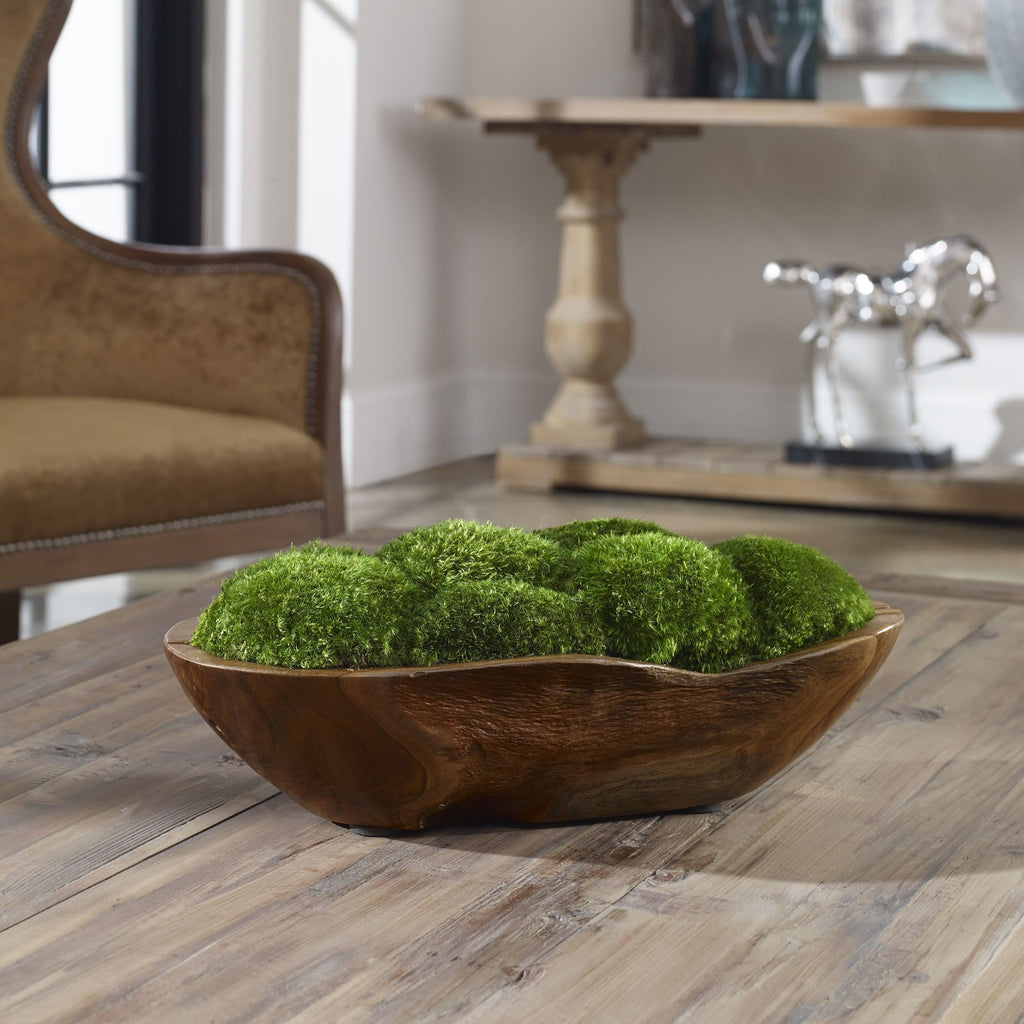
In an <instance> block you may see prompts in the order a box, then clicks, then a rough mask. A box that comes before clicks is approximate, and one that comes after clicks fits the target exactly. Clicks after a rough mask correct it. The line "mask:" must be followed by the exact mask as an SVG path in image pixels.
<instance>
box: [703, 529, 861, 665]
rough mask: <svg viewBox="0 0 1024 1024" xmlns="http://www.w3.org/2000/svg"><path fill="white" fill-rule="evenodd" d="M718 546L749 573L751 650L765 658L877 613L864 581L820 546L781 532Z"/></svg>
mask: <svg viewBox="0 0 1024 1024" xmlns="http://www.w3.org/2000/svg"><path fill="white" fill-rule="evenodd" d="M714 550H715V551H716V552H717V553H718V554H720V555H722V556H724V557H725V558H727V559H729V560H730V561H731V562H732V564H733V565H734V566H735V567H736V569H737V571H738V572H739V574H740V576H742V577H743V580H744V582H745V583H746V586H747V590H748V593H749V604H750V608H751V612H752V614H753V625H754V628H753V632H752V635H751V644H750V651H749V656H750V658H751V659H752V660H755V661H763V660H767V659H769V658H777V657H779V656H781V655H783V654H789V653H790V652H792V651H796V650H800V649H801V648H803V647H810V646H813V645H814V644H819V643H823V642H824V641H826V640H829V639H831V638H833V637H837V636H842V635H843V634H844V633H848V632H849V631H850V630H852V629H859V628H860V627H861V626H863V625H864V624H865V623H867V622H870V621H871V619H872V618H873V617H874V614H875V612H874V608H873V607H872V605H871V599H870V598H869V597H868V595H867V594H866V593H865V592H864V590H863V588H862V587H861V586H860V584H859V583H857V581H856V580H855V579H854V578H853V577H852V576H851V575H850V574H849V573H848V572H847V571H846V570H845V569H844V568H842V566H840V565H837V564H836V563H835V562H833V561H832V560H831V559H829V558H826V557H825V556H824V555H823V554H822V553H821V552H820V551H816V550H815V549H814V548H810V547H807V546H805V545H803V544H794V543H793V542H792V541H787V540H780V539H779V538H776V537H753V536H751V537H736V538H734V539H733V540H727V541H723V542H722V543H720V544H716V545H715V547H714Z"/></svg>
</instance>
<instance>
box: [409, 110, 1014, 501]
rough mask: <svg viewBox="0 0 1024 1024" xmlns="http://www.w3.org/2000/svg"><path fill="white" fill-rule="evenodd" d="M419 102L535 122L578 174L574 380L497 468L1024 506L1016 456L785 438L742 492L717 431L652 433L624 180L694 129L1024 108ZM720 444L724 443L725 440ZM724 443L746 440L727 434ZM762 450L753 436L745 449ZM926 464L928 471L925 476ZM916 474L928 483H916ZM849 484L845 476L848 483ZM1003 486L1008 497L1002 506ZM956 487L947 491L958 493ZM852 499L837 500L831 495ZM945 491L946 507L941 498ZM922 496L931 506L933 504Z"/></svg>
mask: <svg viewBox="0 0 1024 1024" xmlns="http://www.w3.org/2000/svg"><path fill="white" fill-rule="evenodd" d="M419 110H420V113H421V114H423V115H424V116H425V117H429V118H433V119H436V120H451V119H463V120H472V121H476V122H479V123H480V124H482V125H483V127H484V129H485V130H486V131H487V132H489V133H496V132H521V133H530V134H532V135H534V136H535V137H536V139H537V142H538V144H539V145H540V146H541V148H543V149H545V150H547V151H548V152H549V153H550V154H551V156H552V157H553V159H554V161H555V164H556V165H557V167H558V169H559V170H560V171H561V173H562V175H563V176H564V178H565V181H566V197H565V201H564V202H563V203H562V205H561V206H560V207H559V210H558V218H559V220H560V221H561V224H562V253H561V262H560V267H559V280H558V294H557V298H556V300H555V303H554V305H553V306H552V307H551V309H550V311H549V312H548V314H547V320H546V328H545V347H546V351H547V354H548V358H549V359H550V360H551V362H552V364H553V365H554V367H555V368H556V369H557V370H558V372H559V374H561V377H562V381H561V385H560V387H559V390H558V393H557V394H556V395H555V398H554V401H553V402H552V403H551V406H550V407H549V409H548V410H547V412H546V413H545V415H544V417H543V419H541V421H540V422H538V423H535V424H533V426H532V427H531V429H530V440H529V443H528V444H514V445H506V446H505V447H503V448H502V450H501V452H500V454H499V458H498V462H497V469H496V474H497V478H498V480H499V481H501V482H502V483H505V484H507V485H508V486H512V487H518V488H524V489H532V490H548V489H550V488H552V487H558V486H570V487H579V488H583V489H598V490H600V489H610V490H633V491H642V492H644V493H651V494H681V495H693V496H700V497H732V496H736V497H743V498H745V499H747V500H754V501H769V502H792V501H797V502H801V503H812V504H822V505H833V504H838V505H846V506H852V507H867V508H896V509H914V510H917V511H922V510H923V511H933V510H934V511H944V512H955V513H957V514H968V515H978V514H981V515H988V514H995V515H1010V516H1014V517H1016V516H1020V515H1024V475H1022V473H1021V472H1020V471H1015V473H1011V474H1007V473H1006V472H1005V471H1004V470H1005V469H1006V467H992V472H989V471H988V467H978V466H969V467H963V468H962V469H961V468H960V467H953V468H952V469H951V470H949V471H945V472H944V475H943V476H942V477H936V478H933V479H932V480H931V481H930V482H929V483H928V484H927V485H925V486H924V487H923V489H922V487H920V486H918V483H920V478H921V476H922V474H910V475H908V473H907V471H901V470H895V471H892V472H888V471H873V475H872V476H871V479H870V480H866V478H865V477H864V476H863V471H862V470H860V469H858V468H853V469H844V468H843V467H832V466H803V467H799V472H797V473H796V474H795V475H794V474H791V473H790V472H789V470H788V469H787V468H781V469H780V466H779V462H780V454H781V446H761V447H762V448H763V453H762V455H760V456H758V457H757V458H744V459H743V460H742V462H743V465H742V467H741V469H740V470H739V471H738V474H739V479H738V480H737V483H738V491H736V492H733V490H732V487H731V484H732V480H731V474H730V470H729V466H728V463H729V460H728V459H725V460H717V462H716V464H715V466H714V467H713V469H712V470H711V471H710V472H708V473H698V474H693V473H691V472H690V471H689V464H690V463H692V462H693V461H694V460H696V461H697V462H701V463H703V462H704V461H706V458H707V453H708V450H709V449H708V445H707V442H706V441H701V442H697V443H696V445H690V444H689V443H688V442H685V441H682V440H680V439H647V438H645V436H644V428H643V424H642V423H641V421H640V420H639V419H637V418H636V417H634V416H633V415H632V414H631V413H630V412H629V411H628V410H627V409H626V407H625V406H624V404H623V402H622V400H621V398H620V397H619V394H618V392H617V391H616V389H615V384H614V378H615V375H616V374H617V373H618V372H619V370H620V369H621V368H622V366H623V365H624V364H625V362H626V360H627V359H628V357H629V353H630V349H631V347H632V320H631V317H630V315H629V312H628V311H627V309H626V306H625V305H624V303H623V300H622V293H621V285H620V267H619V223H620V221H621V220H622V211H621V209H620V207H619V201H618V186H619V182H620V180H621V178H622V175H623V174H624V172H625V171H626V170H627V168H628V167H629V165H630V163H631V162H632V161H633V160H634V159H635V157H636V156H637V155H638V154H639V153H640V151H641V150H643V149H644V148H645V146H646V145H647V143H648V142H649V140H650V139H651V138H653V137H656V136H661V135H677V136H678V135H692V134H695V133H697V132H698V131H699V130H700V129H701V128H702V127H733V128H755V127H760V128H819V129H820V128H847V129H865V128H873V129H887V128H889V129H892V128H895V129H904V130H905V129H911V128H916V129H927V128H956V129H967V128H988V129H992V128H1000V129H1017V130H1019V129H1021V128H1024V111H1019V110H1010V111H998V110H947V109H938V108H910V107H865V106H862V105H860V104H853V103H818V102H805V101H776V100H706V99H635V98H628V97H627V98H601V99H561V100H560V99H551V100H527V99H512V98H496V99H467V100H461V99H452V98H431V99H424V100H422V101H421V102H420V104H419ZM713 447H715V446H713ZM717 447H718V448H722V447H725V448H734V447H735V446H734V445H724V446H723V445H719V446H717ZM743 447H744V448H745V450H746V451H747V454H750V450H751V449H752V447H753V446H749V445H747V446H743ZM925 475H927V474H925ZM915 476H916V480H915ZM837 481H840V482H841V483H842V485H841V486H840V487H838V488H837V487H836V482H837ZM993 489H995V490H998V491H999V493H1000V495H1002V497H1001V498H1000V503H999V508H998V509H993V508H992V507H991V503H990V497H991V492H992V491H993ZM947 492H948V493H947ZM833 494H837V495H839V497H838V498H837V499H836V500H833V498H832V495H833ZM933 498H934V499H935V501H936V504H935V505H934V506H930V505H929V504H928V502H930V501H931V500H932V499H933ZM922 501H923V502H924V503H925V504H924V506H923V508H922Z"/></svg>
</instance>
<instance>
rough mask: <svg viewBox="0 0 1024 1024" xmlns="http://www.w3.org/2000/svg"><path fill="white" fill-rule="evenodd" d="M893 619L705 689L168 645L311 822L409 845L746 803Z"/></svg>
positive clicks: (202, 697) (183, 675)
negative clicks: (412, 834)
mask: <svg viewBox="0 0 1024 1024" xmlns="http://www.w3.org/2000/svg"><path fill="white" fill-rule="evenodd" d="M902 622H903V616H902V614H901V613H900V612H898V611H895V610H893V609H890V608H888V607H887V606H886V607H880V608H879V610H878V613H877V614H876V616H875V618H874V619H873V620H872V621H871V622H870V623H869V624H868V625H866V626H864V627H863V628H861V629H859V630H856V631H855V632H853V633H850V634H847V635H846V636H845V637H842V638H840V639H837V640H833V641H829V642H828V643H825V644H821V645H819V646H817V647H813V648H809V649H807V650H805V651H801V652H799V653H797V654H793V655H789V656H787V657H784V658H777V659H775V660H774V661H770V662H761V663H756V664H753V665H747V666H745V667H743V668H741V669H737V670H735V671H731V672H723V673H720V674H717V675H711V674H701V673H697V672H686V671H683V670H681V669H674V668H669V667H665V666H658V665H645V664H640V663H635V662H630V661H623V660H619V659H615V658H599V657H590V656H583V655H569V656H565V657H542V658H518V659H508V660H505V661H497V662H469V663H464V664H450V665H438V666H434V667H431V668H422V669H370V670H364V671H354V670H351V669H339V670H329V669H327V670H307V669H281V668H274V667H270V666H263V665H254V664H249V663H245V662H231V661H224V660H222V659H220V658H216V657H214V656H212V655H209V654H207V653H205V652H204V651H201V650H199V649H198V648H195V647H192V646H191V645H190V644H189V643H188V639H189V637H190V636H191V635H192V632H193V630H194V622H186V623H179V624H178V625H177V626H175V627H173V628H172V629H171V630H170V631H169V632H168V634H167V636H166V638H165V642H164V646H165V650H166V652H167V657H168V659H169V661H170V663H171V667H172V668H173V669H174V672H175V674H176V675H177V676H178V679H179V681H180V682H181V685H182V687H183V688H184V690H185V692H186V694H188V697H189V699H190V700H191V701H192V703H193V704H194V705H195V706H196V708H197V709H198V710H199V712H200V713H201V714H202V716H203V717H204V718H205V719H206V721H207V722H209V724H210V725H211V727H212V728H213V729H214V731H215V732H217V734H218V735H219V736H221V737H222V738H223V739H224V741H225V742H226V743H227V744H228V745H229V746H230V747H231V748H232V749H233V750H234V751H235V752H236V753H237V754H238V755H239V756H240V757H241V758H242V759H243V760H244V761H246V762H247V763H248V764H249V765H251V766H252V767H253V768H254V769H255V770H256V771H258V772H259V773H260V774H261V775H263V776H264V777H265V778H266V779H268V780H269V781H270V782H272V783H273V784H274V785H275V786H277V787H278V788H279V789H281V790H282V791H283V792H285V793H287V794H288V795H289V796H290V797H291V798H292V799H293V800H295V801H296V802H297V803H299V804H301V805H302V806H303V807H306V808H308V809H309V810H311V811H312V812H313V813H314V814H318V815H320V816H321V817H324V818H329V819H330V820H332V821H337V822H344V823H346V824H349V825H361V826H371V827H377V828H393V829H417V828H424V827H426V826H428V825H437V824H440V823H445V822H460V821H467V820H469V821H472V820H483V821H512V822H547V821H556V822H557V821H576V820H582V819H588V818H602V817H616V816H621V815H637V814H652V813H657V812H662V811H672V810H679V809H681V808H687V807H697V806H701V805H706V804H713V803H718V802H720V801H722V800H729V799H732V798H734V797H738V796H741V795H742V794H744V793H748V792H750V791H751V790H753V789H755V788H757V787H758V786H759V785H761V784H762V783H764V782H766V781H767V780H768V779H770V778H771V777H772V776H773V775H775V774H776V773H778V772H779V771H781V770H782V768H784V767H785V766H786V765H787V764H789V762H790V761H792V760H793V758H795V757H797V756H799V755H800V754H802V753H803V752H804V751H805V750H807V749H808V748H809V747H810V746H811V745H812V744H813V743H815V742H816V741H817V740H818V739H820V738H821V736H823V735H824V733H825V731H826V730H827V729H828V728H829V726H831V725H832V724H833V722H834V721H835V720H836V719H837V718H838V717H839V716H840V715H841V714H842V713H843V711H845V710H846V708H847V707H849V705H850V704H851V703H852V702H853V700H854V699H855V698H856V696H857V695H858V694H859V693H860V691H861V690H862V689H863V688H864V687H865V686H866V685H867V684H868V682H870V680H871V679H872V678H873V677H874V675H875V673H876V672H877V671H878V668H879V666H880V665H881V664H882V662H883V661H884V660H885V658H886V657H887V655H888V654H889V651H890V650H891V649H892V645H893V644H894V643H895V641H896V637H897V635H898V633H899V630H900V626H901V625H902Z"/></svg>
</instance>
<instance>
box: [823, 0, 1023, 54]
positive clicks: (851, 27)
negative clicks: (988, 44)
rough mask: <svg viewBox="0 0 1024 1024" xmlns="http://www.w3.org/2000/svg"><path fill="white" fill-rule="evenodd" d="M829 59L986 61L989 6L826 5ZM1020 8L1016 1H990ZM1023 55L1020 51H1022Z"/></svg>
mask: <svg viewBox="0 0 1024 1024" xmlns="http://www.w3.org/2000/svg"><path fill="white" fill-rule="evenodd" d="M823 3H824V32H823V36H824V43H825V49H826V52H827V53H828V55H829V57H832V58H844V59H853V60H858V61H864V60H874V59H878V58H892V57H915V56H921V57H925V58H934V57H936V56H941V57H944V58H950V57H952V58H956V57H968V58H972V59H974V60H977V59H979V58H983V57H984V56H985V6H986V0H823ZM987 3H988V6H989V7H990V8H991V7H992V6H1004V7H1007V8H1009V7H1014V6H1017V0H987ZM1018 52H1019V51H1018Z"/></svg>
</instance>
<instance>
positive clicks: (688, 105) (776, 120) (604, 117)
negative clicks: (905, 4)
mask: <svg viewBox="0 0 1024 1024" xmlns="http://www.w3.org/2000/svg"><path fill="white" fill-rule="evenodd" d="M418 110H419V113H420V114H421V115H422V116H424V117H428V118H431V119H433V120H472V121H479V122H481V123H483V124H484V125H485V126H487V127H488V128H494V129H499V130H505V131H514V130H520V131H535V130H536V129H538V128H540V127H544V126H545V125H551V126H563V127H569V126H590V127H634V128H640V129H648V130H651V131H657V130H659V129H660V130H662V131H664V130H671V129H672V128H679V129H687V128H689V129H692V128H699V127H705V126H706V127H712V126H734V127H746V128H757V127H776V128H1024V110H960V109H951V108H946V107H869V106H865V105H863V104H860V103H824V102H820V101H809V100H716V99H647V98H640V97H608V98H603V97H602V98H578V99H574V98H567V99H521V98H513V97H479V98H470V99H459V98H457V97H450V96H447V97H446V96H433V97H426V98H424V99H421V100H420V102H419V104H418Z"/></svg>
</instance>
